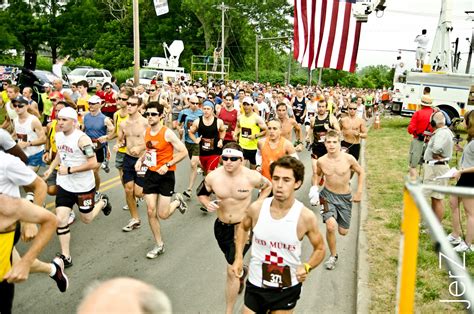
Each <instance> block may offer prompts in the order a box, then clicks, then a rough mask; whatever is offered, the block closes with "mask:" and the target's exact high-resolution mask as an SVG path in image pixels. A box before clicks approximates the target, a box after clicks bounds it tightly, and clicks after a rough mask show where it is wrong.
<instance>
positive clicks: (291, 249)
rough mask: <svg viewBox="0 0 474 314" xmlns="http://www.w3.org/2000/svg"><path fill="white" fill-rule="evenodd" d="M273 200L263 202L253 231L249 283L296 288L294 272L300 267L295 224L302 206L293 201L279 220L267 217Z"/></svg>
mask: <svg viewBox="0 0 474 314" xmlns="http://www.w3.org/2000/svg"><path fill="white" fill-rule="evenodd" d="M272 200H273V197H269V198H267V199H265V200H264V201H263V204H262V208H261V209H260V213H259V216H258V220H257V223H256V225H255V227H254V228H253V230H252V231H253V237H252V248H251V250H252V255H251V258H250V275H249V281H250V282H251V283H252V284H253V285H255V286H257V287H262V288H288V287H292V286H295V285H297V284H298V280H297V278H296V269H297V267H298V266H300V265H301V258H300V257H301V241H300V240H299V239H298V233H297V227H298V220H299V217H300V214H301V210H302V208H303V204H302V203H301V202H299V201H297V200H295V202H294V203H293V205H292V207H291V208H290V209H289V211H288V213H287V214H286V215H285V216H284V217H282V218H280V219H274V218H273V217H272V216H271V212H270V206H271V203H272Z"/></svg>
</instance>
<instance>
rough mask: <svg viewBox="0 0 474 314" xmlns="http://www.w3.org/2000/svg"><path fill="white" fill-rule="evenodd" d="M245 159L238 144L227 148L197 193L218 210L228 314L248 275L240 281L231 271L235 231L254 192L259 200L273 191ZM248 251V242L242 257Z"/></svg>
mask: <svg viewBox="0 0 474 314" xmlns="http://www.w3.org/2000/svg"><path fill="white" fill-rule="evenodd" d="M243 160H244V157H243V153H242V148H240V146H239V145H238V144H237V143H228V144H227V145H225V146H224V148H223V150H222V162H223V167H219V168H217V169H216V170H214V171H212V172H210V173H209V174H208V175H207V176H206V178H205V179H204V181H203V183H201V185H200V186H199V187H198V191H197V194H198V197H199V200H200V201H201V203H202V204H204V206H206V208H207V210H208V211H210V212H213V211H217V219H216V221H215V223H214V235H215V237H216V240H217V243H218V244H219V247H220V249H221V250H222V252H223V253H224V255H225V258H226V260H227V283H226V313H233V308H234V304H235V301H236V299H237V294H239V293H241V292H242V290H243V288H244V280H245V274H244V275H243V276H242V277H241V278H240V280H239V279H238V278H237V277H236V276H235V274H234V273H233V271H232V264H233V263H234V258H235V243H234V238H235V231H236V230H237V228H238V226H239V224H240V222H241V221H242V219H243V218H244V216H245V210H246V209H247V207H248V206H249V205H250V202H251V198H252V190H253V189H260V190H261V192H260V196H259V199H264V198H266V197H267V196H268V195H269V194H270V191H271V189H272V185H271V183H270V181H269V180H268V179H266V178H265V177H263V176H262V175H261V174H260V173H258V172H257V171H255V170H250V169H248V168H246V167H245V166H244V165H243ZM223 183H224V184H223ZM211 193H214V194H215V195H216V198H217V199H216V200H215V201H211V199H210V195H211ZM249 248H250V243H247V244H246V245H245V248H244V250H243V255H245V252H247V250H248V249H249ZM247 270H248V269H245V272H247ZM239 281H240V282H239Z"/></svg>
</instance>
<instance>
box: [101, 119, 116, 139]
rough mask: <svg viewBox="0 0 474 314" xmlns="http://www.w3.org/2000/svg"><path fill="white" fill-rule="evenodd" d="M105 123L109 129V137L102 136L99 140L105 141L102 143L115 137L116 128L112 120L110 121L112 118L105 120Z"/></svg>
mask: <svg viewBox="0 0 474 314" xmlns="http://www.w3.org/2000/svg"><path fill="white" fill-rule="evenodd" d="M104 123H105V126H106V127H107V135H105V136H103V137H102V136H101V137H100V138H99V141H100V139H103V140H102V141H100V142H101V143H103V142H107V141H110V140H112V139H113V138H114V137H115V127H114V124H113V123H112V120H110V118H105V120H104Z"/></svg>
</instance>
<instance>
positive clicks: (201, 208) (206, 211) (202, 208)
mask: <svg viewBox="0 0 474 314" xmlns="http://www.w3.org/2000/svg"><path fill="white" fill-rule="evenodd" d="M199 209H200V210H201V211H203V212H205V213H206V214H207V213H208V212H209V211H208V210H207V208H206V207H204V206H201V207H199Z"/></svg>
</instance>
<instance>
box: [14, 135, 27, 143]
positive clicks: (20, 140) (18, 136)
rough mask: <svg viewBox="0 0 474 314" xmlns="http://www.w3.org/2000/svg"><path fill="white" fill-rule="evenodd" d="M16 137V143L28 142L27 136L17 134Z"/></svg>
mask: <svg viewBox="0 0 474 314" xmlns="http://www.w3.org/2000/svg"><path fill="white" fill-rule="evenodd" d="M16 137H17V138H18V142H28V135H27V134H21V133H17V134H16Z"/></svg>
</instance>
